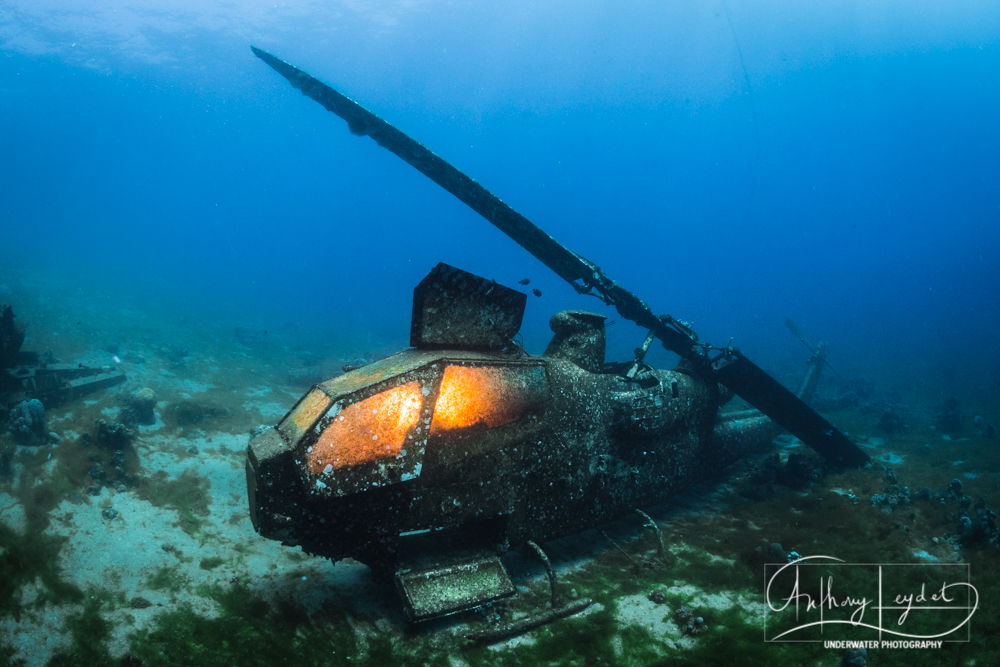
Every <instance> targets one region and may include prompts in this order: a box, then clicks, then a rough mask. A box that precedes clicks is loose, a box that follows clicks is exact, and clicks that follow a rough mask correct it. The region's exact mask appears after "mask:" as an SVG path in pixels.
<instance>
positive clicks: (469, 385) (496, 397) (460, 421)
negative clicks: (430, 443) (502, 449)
mask: <svg viewBox="0 0 1000 667" xmlns="http://www.w3.org/2000/svg"><path fill="white" fill-rule="evenodd" d="M522 375H523V373H521V372H518V370H515V369H507V368H494V367H471V366H448V367H447V368H445V371H444V377H443V378H442V379H441V390H440V391H439V392H438V398H437V403H435V405H434V419H433V421H432V422H431V436H432V437H433V436H436V435H444V434H447V433H450V432H455V431H462V430H467V429H470V428H473V427H476V426H480V427H484V428H496V427H498V426H503V425H504V424H509V423H511V422H513V421H516V420H517V419H519V418H520V417H521V416H522V415H523V414H524V413H525V412H526V411H527V409H528V408H529V407H530V406H531V405H532V404H533V403H534V402H535V396H534V392H533V391H532V390H531V389H530V388H528V389H527V390H526V388H525V386H524V385H525V383H524V379H523V377H521V376H522Z"/></svg>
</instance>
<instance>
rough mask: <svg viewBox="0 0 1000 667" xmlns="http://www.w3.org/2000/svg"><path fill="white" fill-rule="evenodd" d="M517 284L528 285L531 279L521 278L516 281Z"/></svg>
mask: <svg viewBox="0 0 1000 667" xmlns="http://www.w3.org/2000/svg"><path fill="white" fill-rule="evenodd" d="M517 282H518V284H521V285H527V284H528V283H530V282H531V278H522V279H521V280H518V281H517Z"/></svg>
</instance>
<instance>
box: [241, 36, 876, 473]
mask: <svg viewBox="0 0 1000 667" xmlns="http://www.w3.org/2000/svg"><path fill="white" fill-rule="evenodd" d="M250 48H251V50H252V51H253V53H254V55H255V56H257V57H258V58H260V59H261V60H263V61H264V62H265V63H267V64H268V65H269V66H270V67H271V68H272V69H274V70H275V71H276V72H278V74H280V75H281V76H283V77H285V78H286V79H288V82H289V83H291V84H292V86H293V87H295V88H298V89H299V90H300V91H302V94H303V95H306V96H308V97H311V98H312V99H314V100H316V101H317V102H319V103H320V104H322V105H323V106H324V107H325V108H326V109H327V111H331V112H333V113H335V114H336V115H338V116H340V117H341V118H343V119H344V120H346V121H347V127H348V129H350V131H351V132H352V133H353V134H356V135H358V136H369V137H371V138H372V139H374V140H375V142H376V143H378V145H380V146H382V147H384V148H387V149H388V150H390V151H391V152H393V153H395V154H396V155H397V156H399V157H400V158H402V159H403V160H404V161H406V162H407V163H409V164H410V165H412V166H413V167H415V168H416V169H417V170H418V171H420V172H421V173H422V174H424V175H425V176H427V177H428V178H430V179H431V180H432V181H434V182H435V183H437V184H438V185H440V186H441V187H443V188H444V189H445V190H447V191H448V192H450V193H451V194H453V195H455V196H456V197H457V198H458V199H459V200H461V201H462V202H464V203H465V204H467V205H468V206H469V208H471V209H472V210H474V211H475V212H476V213H479V214H480V215H481V216H483V217H484V218H486V219H487V220H488V221H489V222H491V223H492V224H493V225H494V226H495V227H496V228H497V229H499V230H500V231H502V232H503V233H504V234H506V235H507V236H509V237H510V238H511V239H513V240H514V241H515V242H517V243H518V244H519V245H520V246H521V247H523V248H524V249H525V250H527V251H528V252H530V253H531V254H532V255H534V256H535V257H536V258H537V259H538V260H539V261H541V262H542V263H543V264H545V265H546V266H548V267H549V268H550V269H552V270H553V271H555V272H556V273H557V274H559V276H560V277H562V278H563V279H564V280H566V281H567V282H569V283H570V284H571V285H573V287H575V288H576V290H577V291H579V292H581V293H584V294H592V295H595V296H598V297H599V298H601V299H602V300H603V301H604V302H605V303H607V304H609V305H612V306H614V307H615V309H616V310H617V311H618V313H619V314H620V315H621V316H622V317H623V318H625V319H627V320H630V321H632V322H635V323H636V324H638V325H639V326H640V327H643V328H645V329H649V330H651V331H653V333H654V334H655V335H656V337H657V338H659V339H660V340H661V341H662V342H663V346H664V347H666V348H667V349H668V350H670V351H672V352H675V353H676V354H678V355H679V356H681V357H682V358H684V359H686V360H688V361H689V362H691V363H692V364H694V365H695V367H696V368H698V370H699V371H700V372H702V373H703V374H704V375H705V376H706V377H709V378H714V379H717V381H718V382H721V383H722V384H724V385H725V386H727V387H729V388H730V389H732V390H733V391H734V392H735V393H736V394H738V395H739V396H740V397H742V398H743V399H744V400H745V401H747V403H749V404H750V405H752V406H754V407H755V408H757V409H758V410H760V411H761V412H763V413H764V414H765V415H767V416H768V417H770V418H771V419H773V420H774V421H775V422H777V423H778V424H780V425H781V426H783V427H784V428H786V429H787V430H788V431H789V432H791V433H792V434H793V435H795V436H796V437H798V438H799V439H800V440H802V442H804V443H806V444H807V445H809V446H810V447H813V448H814V449H816V450H817V451H818V452H820V453H821V454H823V455H824V456H826V457H827V458H833V459H837V460H841V461H844V462H863V461H867V460H868V456H867V454H865V453H864V452H862V451H861V450H860V449H859V448H858V447H857V445H855V444H854V443H852V442H851V441H850V440H848V439H847V437H846V436H844V435H843V434H842V433H840V431H838V430H837V429H836V428H835V427H834V426H833V425H832V424H830V423H829V422H828V421H826V420H825V419H824V418H823V417H822V416H820V414H819V413H817V412H816V411H814V410H813V409H812V408H810V407H809V406H808V405H806V404H805V403H804V402H802V401H801V400H800V399H799V398H798V397H797V396H795V394H793V393H792V392H791V391H789V390H788V389H786V388H785V387H783V386H781V385H780V384H779V383H778V382H777V381H776V380H775V379H774V378H772V377H771V376H769V375H768V374H767V373H765V372H764V371H763V370H761V369H760V368H759V367H758V366H756V365H755V364H754V363H753V362H751V361H750V360H749V359H747V358H746V357H744V356H743V355H742V354H740V353H739V351H738V350H729V351H727V352H728V358H729V359H731V360H733V361H734V362H735V363H734V364H732V366H733V370H730V371H729V372H726V367H727V366H726V364H723V365H722V366H721V367H720V368H718V369H716V368H713V367H712V365H711V364H710V363H709V361H708V358H707V355H706V353H705V349H704V347H703V346H701V345H699V344H698V342H697V340H698V339H697V336H695V335H694V332H692V331H691V330H690V329H688V328H687V327H686V326H684V325H682V324H681V323H680V322H679V321H677V320H675V319H673V318H672V317H670V316H662V317H658V316H656V315H654V314H653V311H652V310H651V309H650V308H649V305H648V304H646V302H645V301H643V300H641V299H640V298H639V297H637V296H636V295H635V294H633V293H632V292H630V291H629V290H627V289H625V288H624V287H622V286H621V285H619V284H618V283H616V282H615V281H613V280H611V278H609V277H608V276H607V275H606V274H605V273H604V272H603V271H601V269H600V267H598V266H597V265H596V264H594V263H593V262H591V261H589V260H587V259H584V258H583V257H581V256H580V255H577V254H576V253H575V252H573V251H571V250H569V249H568V248H566V247H565V246H564V245H562V244H561V243H559V242H558V241H556V240H555V239H554V238H552V237H551V236H549V235H548V234H546V233H545V232H544V231H542V230H541V228H539V227H538V226H537V225H535V223H533V222H531V221H530V220H528V219H527V218H525V217H524V216H523V215H521V214H520V213H518V212H517V211H515V210H514V209H513V208H511V207H510V206H508V205H507V204H505V203H504V202H503V201H501V200H500V198H499V197H497V196H496V195H494V194H493V193H492V192H490V191H489V190H487V189H486V188H484V187H483V186H481V185H480V184H479V183H477V182H476V181H474V180H473V179H471V178H469V177H468V176H466V175H465V174H463V173H462V172H460V171H459V170H458V169H456V168H455V167H454V166H452V165H451V164H449V163H448V162H446V161H445V160H443V159H441V158H440V157H438V156H437V155H435V154H434V153H432V152H431V151H430V150H428V149H427V147H425V146H423V145H422V144H420V143H418V142H417V141H415V140H414V139H412V138H411V137H409V136H407V135H406V134H404V133H403V132H401V131H400V130H398V129H396V128H395V127H393V126H392V125H390V124H389V123H387V122H386V121H384V120H382V119H381V118H379V117H378V116H376V115H375V114H373V113H372V112H370V111H368V110H367V109H365V108H364V107H362V106H361V105H360V104H358V103H357V102H355V101H354V100H352V99H350V98H349V97H347V96H346V95H343V94H341V93H340V92H338V91H336V90H334V89H333V88H331V87H330V86H328V85H326V84H325V83H323V82H322V81H320V80H318V79H316V78H314V77H312V76H310V75H309V74H307V73H305V72H303V71H302V70H300V69H299V68H297V67H295V66H294V65H291V64H289V63H287V62H285V61H284V60H281V59H280V58H277V57H275V56H273V55H271V54H270V53H268V52H267V51H264V50H262V49H258V48H257V47H255V46H251V47H250ZM595 292H596V294H595ZM737 371H739V372H737ZM826 433H833V434H835V436H834V437H833V439H832V440H831V439H830V437H829V436H827V435H824V434H826Z"/></svg>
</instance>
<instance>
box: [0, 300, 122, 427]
mask: <svg viewBox="0 0 1000 667" xmlns="http://www.w3.org/2000/svg"><path fill="white" fill-rule="evenodd" d="M24 336H25V325H24V323H23V322H19V321H18V319H17V318H16V317H15V316H14V309H13V307H12V306H11V305H10V304H8V303H0V408H2V409H4V410H6V409H8V408H12V407H14V405H16V404H17V403H18V402H20V401H24V400H28V399H38V400H40V401H42V402H43V403H45V404H46V405H53V404H59V403H64V402H67V401H70V400H73V399H75V398H78V397H80V396H83V395H85V394H89V393H91V392H94V391H98V390H101V389H107V388H109V387H113V386H115V385H117V384H121V383H122V382H124V381H125V374H124V373H123V372H121V371H120V370H118V369H117V368H115V367H113V366H102V367H99V368H91V367H88V366H84V365H83V364H60V363H58V361H57V360H55V359H54V358H53V357H52V353H51V352H49V351H47V352H46V353H43V354H39V353H38V352H32V351H27V350H22V349H21V346H22V345H23V344H24Z"/></svg>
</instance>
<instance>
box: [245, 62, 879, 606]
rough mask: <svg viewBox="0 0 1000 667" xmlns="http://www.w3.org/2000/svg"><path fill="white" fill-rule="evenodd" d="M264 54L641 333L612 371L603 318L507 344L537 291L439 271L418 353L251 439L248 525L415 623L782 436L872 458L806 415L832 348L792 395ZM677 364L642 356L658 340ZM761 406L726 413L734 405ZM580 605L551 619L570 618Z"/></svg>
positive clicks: (421, 295)
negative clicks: (356, 580) (538, 351)
mask: <svg viewBox="0 0 1000 667" xmlns="http://www.w3.org/2000/svg"><path fill="white" fill-rule="evenodd" d="M251 48H252V49H253V52H254V54H255V55H256V56H257V57H258V58H260V59H261V60H263V61H264V62H265V63H267V64H268V65H269V66H271V67H272V68H273V69H274V70H275V71H277V72H278V73H279V74H281V75H282V76H283V77H285V78H286V79H287V80H288V81H289V82H290V83H291V84H292V86H294V87H295V88H298V89H299V90H301V91H302V93H303V94H305V95H307V96H308V97H311V98H312V99H314V100H315V101H317V102H319V103H320V104H322V105H323V106H324V107H325V108H326V109H328V110H329V111H331V112H333V113H335V114H336V115H338V116H340V117H341V118H343V119H344V120H346V121H347V124H348V128H349V129H350V131H351V132H352V133H354V134H355V135H359V136H369V137H371V138H372V139H374V140H375V142H376V143H378V144H379V145H380V146H382V147H384V148H386V149H388V150H390V151H391V152H393V153H395V154H396V155H397V156H399V157H400V158H402V159H403V160H405V161H406V162H408V163H409V164H411V165H412V166H414V167H415V168H416V169H418V170H419V171H421V172H422V173H423V174H425V175H426V176H428V177H429V178H431V179H432V180H433V181H434V182H436V183H438V184H439V185H441V186H442V187H443V188H444V189H446V190H447V191H449V192H450V193H452V194H453V195H455V196H456V197H457V198H458V199H460V200H461V201H463V202H464V203H466V204H467V205H468V206H470V207H471V208H472V209H473V210H475V211H476V212H478V213H479V214H481V215H482V216H483V217H484V218H486V220H488V221H489V222H491V223H492V224H493V225H495V226H496V227H497V228H499V229H500V230H501V231H502V232H504V233H505V234H507V235H508V236H509V237H510V238H512V239H513V240H514V241H516V242H517V243H518V244H520V245H521V246H522V247H524V248H525V249H526V250H527V251H528V252H530V253H531V254H532V255H534V256H535V257H536V258H538V259H539V260H541V261H542V262H543V263H544V264H546V265H547V266H548V267H549V268H551V269H552V270H553V271H555V272H556V273H557V274H558V275H559V276H561V277H562V278H563V279H565V280H566V281H568V282H569V283H570V284H571V285H572V286H573V287H574V288H575V289H576V290H577V291H578V292H579V293H580V294H586V295H591V296H596V297H598V298H600V299H601V300H602V301H603V302H604V303H606V304H608V305H611V306H613V307H614V308H615V309H616V310H617V311H618V313H619V314H620V315H621V316H622V317H623V318H625V319H628V320H630V321H632V322H634V323H636V324H637V325H639V326H640V327H642V328H644V329H646V330H647V331H648V334H647V336H646V337H645V340H644V341H643V343H642V345H641V346H640V347H638V348H637V349H636V351H635V358H634V359H632V360H630V361H627V362H624V363H605V359H604V355H605V331H604V327H605V322H604V316H602V315H597V314H594V313H589V312H585V311H563V312H560V313H557V314H556V315H554V316H553V317H552V319H551V321H550V326H551V328H552V330H553V334H554V335H553V338H552V341H551V343H550V344H549V345H548V347H547V349H546V350H545V352H544V354H542V355H540V356H534V355H529V354H526V353H525V352H524V350H523V349H522V348H521V347H520V346H519V345H518V344H517V343H515V342H514V337H515V335H516V333H517V331H518V329H519V328H520V325H521V318H522V315H523V312H524V307H525V302H526V295H525V294H523V293H521V292H518V291H516V290H514V289H510V288H508V287H505V286H503V285H500V284H497V283H495V282H493V281H489V280H485V279H483V278H479V277H477V276H475V275H473V274H471V273H467V272H465V271H462V270H461V269H457V268H455V267H451V266H448V265H446V264H439V265H437V266H436V267H434V269H433V270H432V271H431V272H430V274H429V275H428V276H427V277H426V278H425V279H424V280H423V281H422V282H421V283H420V284H419V285H418V286H417V287H416V288H415V290H414V296H413V315H412V322H411V331H410V345H411V349H407V350H404V351H402V352H399V353H397V354H395V355H393V356H390V357H388V358H385V359H382V360H381V361H377V362H374V363H372V364H369V365H367V366H364V367H362V368H359V369H356V370H352V371H350V372H347V373H345V374H344V375H341V376H338V377H335V378H332V379H330V380H327V381H325V382H322V383H320V384H318V385H315V386H313V387H312V388H311V389H310V390H309V391H308V392H307V393H306V394H305V395H304V396H303V397H302V398H301V399H300V400H299V401H298V402H297V403H296V404H295V406H294V407H293V408H292V409H291V411H290V412H288V414H286V415H285V416H284V417H283V418H282V419H281V420H280V421H279V422H278V424H277V425H276V426H275V427H274V428H271V429H268V430H266V431H264V432H262V433H259V434H258V435H256V436H255V437H253V438H252V439H251V440H250V443H249V445H248V449H247V462H246V473H247V487H248V496H249V505H250V516H251V519H252V521H253V525H254V528H255V529H256V530H257V531H258V532H259V533H260V534H261V535H262V536H264V537H268V538H271V539H275V540H280V541H281V542H282V543H283V544H286V545H298V546H300V547H301V548H302V549H303V550H304V551H306V552H308V553H312V554H316V555H319V556H324V557H327V558H330V559H332V560H334V561H336V560H340V559H344V558H348V557H349V558H352V559H354V560H356V561H360V562H361V563H364V564H366V565H368V566H369V567H370V568H371V569H372V571H373V573H374V574H375V575H376V577H377V578H381V579H383V580H386V581H393V582H394V583H395V586H396V588H397V590H398V592H399V593H400V596H401V599H402V601H403V604H404V607H405V609H406V611H407V613H408V615H409V617H410V618H411V620H414V621H422V620H426V619H430V618H435V617H438V616H442V615H446V614H450V613H455V612H457V611H461V610H464V609H468V608H472V607H476V606H479V605H482V604H484V603H486V602H489V601H491V600H494V599H497V598H501V597H504V596H506V595H511V594H513V593H514V591H515V589H514V587H513V585H512V584H511V582H510V579H509V577H508V575H507V572H506V571H505V569H504V566H503V563H502V562H501V560H500V558H499V557H500V556H501V555H503V554H504V553H506V552H507V551H509V550H512V549H515V548H518V547H520V546H522V545H525V544H531V545H532V546H533V547H535V548H536V550H538V552H539V554H540V555H541V556H542V558H543V561H545V562H546V565H547V569H548V570H549V572H550V578H552V582H553V603H554V604H553V607H556V604H555V602H556V600H557V595H556V590H555V579H554V574H553V573H552V570H551V568H550V567H549V565H548V561H547V559H546V558H545V557H544V554H543V552H541V550H540V549H539V548H538V547H537V543H538V542H543V541H546V540H551V539H554V538H557V537H561V536H565V535H569V534H573V533H577V532H580V531H583V530H585V529H587V528H590V527H594V526H596V525H599V524H601V523H605V522H608V521H612V520H615V519H618V518H621V517H623V516H624V515H626V514H629V513H632V512H634V511H636V510H638V509H641V508H644V507H649V506H651V505H655V504H657V503H660V502H663V501H665V500H667V499H668V498H670V497H671V496H673V495H675V494H676V493H678V492H679V491H681V490H683V489H685V488H687V487H689V486H691V485H693V484H694V483H696V482H699V481H702V480H705V479H707V478H710V477H712V476H713V475H715V474H716V473H718V471H720V470H721V469H722V468H723V467H725V466H727V465H729V464H731V463H733V462H734V461H736V460H737V459H739V458H740V457H742V456H745V455H747V454H748V453H750V452H752V451H753V450H755V449H759V448H760V447H761V446H762V445H764V444H766V443H768V442H770V441H771V440H772V439H773V438H774V436H776V435H777V434H778V433H779V432H781V430H782V429H784V430H787V431H788V432H790V433H792V434H793V435H795V436H797V437H798V438H799V439H800V440H802V441H803V442H804V443H805V444H807V445H809V446H810V447H812V448H813V449H814V450H816V451H817V452H818V453H819V454H820V455H822V456H823V457H825V458H826V459H827V460H828V461H829V462H831V463H833V464H835V465H840V466H860V465H864V464H865V463H866V462H867V461H868V456H867V455H866V454H865V453H864V452H862V451H861V450H860V449H859V448H858V447H857V445H855V444H854V443H853V442H851V441H850V440H849V439H848V438H847V437H846V436H845V435H844V434H843V433H841V432H840V431H839V430H837V429H836V428H835V427H834V426H833V425H832V424H830V423H829V422H828V421H827V420H826V419H825V418H823V417H822V416H821V415H819V414H818V413H817V412H815V411H814V410H813V409H812V408H810V407H809V406H808V401H809V399H810V396H811V395H812V392H813V391H814V389H815V387H816V383H817V382H818V379H819V373H820V369H821V367H822V365H823V364H824V363H825V359H824V349H825V348H822V347H821V348H819V349H814V350H813V352H814V354H813V357H812V359H811V360H810V363H809V365H808V368H807V372H806V376H805V378H804V379H803V382H802V384H801V386H800V387H799V390H798V392H796V393H793V392H791V391H790V390H788V389H786V388H785V387H784V386H782V385H781V384H780V383H778V382H777V381H776V380H775V379H774V378H772V377H771V376H770V375H768V374H767V373H765V372H764V371H763V370H762V369H760V368H759V367H758V366H757V365H756V364H754V363H753V362H752V361H750V360H749V359H748V358H747V357H746V356H745V355H744V354H743V353H741V352H740V351H739V349H737V348H734V347H731V346H728V345H727V346H726V347H716V346H712V345H709V344H707V343H704V342H702V341H700V340H699V338H698V336H697V334H696V333H695V332H694V331H693V330H692V329H691V328H690V327H689V326H687V325H686V324H684V323H683V322H681V321H680V320H677V319H675V318H673V317H671V316H670V315H656V314H654V313H653V311H652V310H651V309H650V307H649V306H648V305H647V304H646V302H644V301H642V300H641V299H639V297H637V296H636V295H635V294H633V293H632V292H630V291H628V290H627V289H625V288H624V287H622V286H621V285H619V284H618V283H616V282H614V281H613V280H612V279H611V278H610V277H608V276H607V275H606V274H605V273H604V272H603V271H601V269H600V268H599V267H598V266H597V265H596V264H594V263H593V262H590V261H588V260H587V259H584V258H583V257H581V256H579V255H577V254H576V253H574V252H572V251H570V250H569V249H567V248H566V247H564V246H563V245H561V244H560V243H559V242H557V241H556V240H555V239H553V238H552V237H551V236H549V235H548V234H546V233H545V232H544V231H542V230H541V229H540V228H539V227H537V226H536V225H535V224H534V223H532V222H531V221H529V220H528V219H527V218H525V217H524V216H522V215H521V214H519V213H517V212H516V211H515V210H513V209H512V208H511V207H510V206H508V205H506V204H505V203H503V202H502V201H501V200H500V199H498V198H497V197H496V196H495V195H493V194H492V193H491V192H489V191H488V190H486V189H485V188H483V187H482V186H481V185H480V184H479V183H477V182H476V181H474V180H472V179H471V178H469V177H468V176H466V175H465V174H463V173H462V172H460V171H458V170H457V169H456V168H455V167H453V166H452V165H451V164H449V163H448V162H446V161H445V160H443V159H442V158H440V157H439V156H437V155H435V154H434V153H432V152H431V151H430V150H428V149H427V148H425V147H424V146H423V145H421V144H419V143H418V142H416V141H415V140H413V139H412V138H410V137H409V136H407V135H406V134H404V133H403V132H401V131H400V130H398V129H397V128H395V127H393V126H392V125H390V124H389V123H387V122H386V121H384V120H383V119H381V118H379V117H378V116H376V115H375V114H373V113H371V112H370V111H368V110H367V109H365V108H363V107H362V106H361V105H359V104H357V103H356V102H354V101H353V100H351V99H349V98H347V97H346V96H344V95H342V94H341V93H339V92H338V91H336V90H334V89H333V88H331V87H329V86H327V85H326V84H324V83H322V82H320V81H319V80H317V79H315V78H314V77H312V76H310V75H309V74H307V73H305V72H303V71H301V70H299V69H298V68H296V67H294V66H293V65H290V64H289V63H286V62H284V61H282V60H279V59H278V58H276V57H275V56H273V55H271V54H270V53H267V52H265V51H262V50H260V49H257V48H256V47H251ZM657 339H658V340H659V341H660V343H661V344H662V345H663V346H664V347H665V348H666V349H668V350H670V351H672V352H674V353H676V354H677V355H678V356H679V357H680V364H679V366H678V367H677V368H676V369H674V370H659V369H654V368H652V367H650V366H649V365H647V364H646V363H644V361H643V360H644V357H645V355H646V352H647V351H648V350H649V348H650V346H651V345H652V343H653V341H654V340H657ZM734 394H735V395H738V396H740V397H741V398H743V399H744V400H745V401H746V402H747V403H748V404H750V405H751V406H753V408H754V409H752V410H743V411H736V412H726V411H724V410H722V408H723V406H724V405H725V404H726V403H727V402H728V400H729V399H730V398H732V396H733V395H734ZM583 606H584V605H583V604H582V603H574V604H570V605H565V606H563V607H562V608H561V609H559V610H555V611H554V612H553V613H555V614H556V615H566V614H568V613H574V612H575V611H578V610H579V609H580V608H582V607H583Z"/></svg>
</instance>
